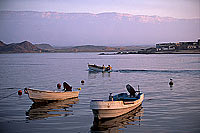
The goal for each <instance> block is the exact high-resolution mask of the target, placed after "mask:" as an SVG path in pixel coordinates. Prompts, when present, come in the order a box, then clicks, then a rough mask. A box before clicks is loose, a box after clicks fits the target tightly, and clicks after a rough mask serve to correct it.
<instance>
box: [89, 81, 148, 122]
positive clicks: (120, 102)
mask: <svg viewBox="0 0 200 133" xmlns="http://www.w3.org/2000/svg"><path fill="white" fill-rule="evenodd" d="M127 86H128V85H127ZM127 89H128V88H127ZM129 92H130V91H129ZM143 100H144V94H143V93H141V92H140V91H137V94H136V95H135V96H134V97H133V96H131V95H128V94H127V93H120V94H117V95H115V96H111V94H110V96H109V100H107V101H103V100H92V101H91V102H90V108H91V109H92V111H93V114H94V117H95V118H98V119H104V118H114V117H117V116H121V115H123V114H126V113H128V112H130V111H132V110H133V109H136V108H137V107H138V106H140V105H141V104H142V102H143Z"/></svg>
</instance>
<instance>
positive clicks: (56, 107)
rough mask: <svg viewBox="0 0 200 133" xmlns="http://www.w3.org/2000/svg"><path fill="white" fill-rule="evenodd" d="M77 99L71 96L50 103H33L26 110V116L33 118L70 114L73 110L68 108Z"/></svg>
mask: <svg viewBox="0 0 200 133" xmlns="http://www.w3.org/2000/svg"><path fill="white" fill-rule="evenodd" d="M78 101H79V99H78V98H73V99H67V100H63V101H55V102H51V103H33V104H32V105H31V107H30V109H29V110H28V111H27V112H26V116H27V119H29V120H35V119H45V118H48V117H58V116H68V115H72V114H73V111H72V110H70V109H69V108H70V107H72V106H73V104H76V103H77V102H78Z"/></svg>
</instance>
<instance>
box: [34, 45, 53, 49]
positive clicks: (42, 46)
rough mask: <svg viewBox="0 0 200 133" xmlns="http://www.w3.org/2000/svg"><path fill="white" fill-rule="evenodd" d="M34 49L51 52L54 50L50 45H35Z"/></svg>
mask: <svg viewBox="0 0 200 133" xmlns="http://www.w3.org/2000/svg"><path fill="white" fill-rule="evenodd" d="M35 46H36V47H38V48H40V49H43V50H53V49H54V48H53V47H52V46H51V45H50V44H35Z"/></svg>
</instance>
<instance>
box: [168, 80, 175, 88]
mask: <svg viewBox="0 0 200 133" xmlns="http://www.w3.org/2000/svg"><path fill="white" fill-rule="evenodd" d="M169 85H170V87H172V86H173V85H174V83H173V81H172V79H170V81H169Z"/></svg>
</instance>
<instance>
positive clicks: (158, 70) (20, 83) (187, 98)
mask: <svg viewBox="0 0 200 133" xmlns="http://www.w3.org/2000/svg"><path fill="white" fill-rule="evenodd" d="M88 63H94V64H97V65H103V64H104V65H105V66H107V65H111V66H112V67H113V72H110V73H101V72H99V73H94V72H89V71H88V68H87V64H88ZM170 78H172V79H173V81H174V85H173V87H170V86H169V85H168V83H169V79H170ZM81 80H84V81H85V84H84V85H82V84H81V83H80V81H81ZM64 81H66V82H67V83H69V84H70V85H71V86H73V87H74V88H79V87H81V88H82V89H81V91H80V95H79V97H78V99H70V100H65V101H61V102H55V103H50V104H34V103H33V102H32V101H31V100H30V99H29V98H28V95H27V94H24V93H23V94H22V95H21V96H19V95H18V94H17V92H18V90H20V89H22V90H23V89H24V88H25V87H29V88H36V89H41V90H56V89H57V88H56V84H57V83H61V84H62V83H63V82H64ZM126 84H131V85H132V86H133V87H134V88H135V89H136V90H137V88H138V85H139V88H140V90H141V91H142V92H144V94H145V99H144V102H143V104H142V105H141V106H140V107H139V108H137V109H136V110H133V111H132V112H130V113H128V114H126V115H123V116H120V117H117V118H114V119H111V120H106V121H94V117H93V113H92V111H91V109H90V101H91V100H92V99H105V100H106V99H108V96H109V93H113V94H114V95H115V94H118V93H122V92H127V90H126V88H125V86H126ZM0 132H1V133H10V132H13V133H14V132H15V133H17V132H19V133H31V132H33V133H39V132H48V133H56V132H57V133H58V132H59V133H63V132H65V133H88V132H106V133H107V132H109V133H110V132H115V133H116V132H120V133H121V132H124V133H132V132H137V133H139V132H141V133H143V132H147V133H155V132H162V133H175V132H181V133H182V132H185V133H188V132H192V133H195V132H197V133H199V132H200V55H198V54H194V55H193V54H191V55H189V54H187V55H184V54H170V55H168V54H163V55H153V54H152V55H145V54H140V55H137V54H135V55H106V56H101V55H98V53H26V54H0Z"/></svg>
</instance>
